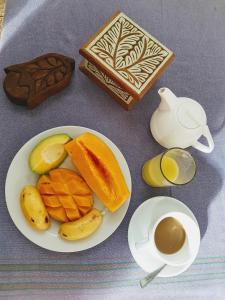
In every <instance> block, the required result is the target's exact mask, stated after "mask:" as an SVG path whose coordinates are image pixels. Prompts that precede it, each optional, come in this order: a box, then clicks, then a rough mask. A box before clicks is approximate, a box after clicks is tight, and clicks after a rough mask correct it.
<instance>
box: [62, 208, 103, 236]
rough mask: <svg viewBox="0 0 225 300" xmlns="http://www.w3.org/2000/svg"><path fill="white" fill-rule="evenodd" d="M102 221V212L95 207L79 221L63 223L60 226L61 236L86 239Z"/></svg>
mask: <svg viewBox="0 0 225 300" xmlns="http://www.w3.org/2000/svg"><path fill="white" fill-rule="evenodd" d="M101 223H102V213H101V211H99V210H98V209H96V208H93V209H92V210H91V211H90V212H89V213H88V214H86V215H85V216H84V217H82V218H80V219H79V220H77V221H73V222H67V223H63V224H61V225H60V227H59V235H60V236H61V238H63V239H65V240H69V241H76V240H80V239H84V238H86V237H88V236H89V235H91V234H93V233H94V232H95V231H96V230H97V229H98V227H99V226H100V225H101Z"/></svg>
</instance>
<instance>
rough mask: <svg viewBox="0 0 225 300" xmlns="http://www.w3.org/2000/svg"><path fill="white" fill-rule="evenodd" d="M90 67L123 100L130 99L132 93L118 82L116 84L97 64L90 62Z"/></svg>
mask: <svg viewBox="0 0 225 300" xmlns="http://www.w3.org/2000/svg"><path fill="white" fill-rule="evenodd" d="M87 67H88V69H89V70H90V71H91V72H92V73H93V74H94V75H95V76H96V77H97V78H98V79H99V80H100V81H101V82H102V83H104V84H105V85H107V87H108V88H109V89H110V90H112V91H113V92H114V93H115V94H117V95H118V96H119V97H120V98H121V99H122V100H123V101H128V100H129V98H130V95H129V94H128V93H127V92H126V91H124V90H123V89H122V88H121V87H120V86H119V85H118V84H116V83H115V82H114V81H113V80H112V79H111V78H109V77H108V76H107V75H106V74H105V73H103V72H101V71H100V70H98V69H97V68H96V66H95V65H93V64H91V63H90V62H88V66H87Z"/></svg>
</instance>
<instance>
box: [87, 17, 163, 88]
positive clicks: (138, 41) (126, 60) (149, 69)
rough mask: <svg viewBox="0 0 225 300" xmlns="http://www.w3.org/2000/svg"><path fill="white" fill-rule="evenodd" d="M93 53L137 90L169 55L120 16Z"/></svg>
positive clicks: (96, 45)
mask: <svg viewBox="0 0 225 300" xmlns="http://www.w3.org/2000/svg"><path fill="white" fill-rule="evenodd" d="M91 50H92V51H93V52H94V53H95V54H96V55H97V56H99V57H100V58H101V59H102V60H103V61H104V62H105V63H106V64H108V65H109V66H110V67H112V68H114V69H115V70H116V71H117V72H118V73H119V74H120V75H121V76H123V77H124V78H125V79H126V80H127V81H128V82H129V83H131V84H132V85H134V86H135V87H136V88H137V89H140V88H141V87H142V85H143V84H144V83H145V82H146V81H147V80H148V78H149V77H150V76H151V75H152V73H153V72H154V71H155V70H156V69H157V68H158V67H159V66H160V64H161V63H162V62H163V61H164V59H165V58H166V57H167V56H168V54H169V53H168V52H167V51H166V50H165V49H163V48H162V47H161V46H160V45H158V44H157V43H156V42H155V41H153V40H152V39H151V38H150V37H148V36H147V35H145V34H144V33H143V32H142V31H141V30H140V29H138V28H137V27H136V26H135V25H133V24H132V23H131V22H130V21H129V20H127V19H125V18H124V17H120V18H119V19H118V20H117V21H116V22H115V23H114V24H113V25H112V26H111V27H110V28H109V30H108V31H107V32H106V33H105V34H104V35H103V36H102V37H101V38H100V39H99V40H98V41H96V43H95V44H94V45H93V46H92V47H91Z"/></svg>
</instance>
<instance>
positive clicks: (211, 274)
mask: <svg viewBox="0 0 225 300" xmlns="http://www.w3.org/2000/svg"><path fill="white" fill-rule="evenodd" d="M1 3H2V2H1ZM87 8H88V9H87ZM118 9H119V10H122V11H123V12H124V13H125V14H127V15H128V16H129V17H131V18H132V19H134V21H136V22H137V23H138V24H139V25H140V26H142V27H143V28H144V29H146V30H147V31H148V32H150V33H151V34H152V35H154V36H155V37H156V38H157V39H159V40H160V41H161V42H162V43H164V44H165V45H166V46H168V48H170V49H171V50H173V51H174V52H175V54H176V59H175V61H174V62H173V63H172V64H171V65H170V66H169V68H168V70H167V71H166V72H165V74H164V75H163V76H162V77H161V78H160V79H159V80H158V81H157V82H156V83H155V84H154V86H153V87H152V88H151V90H150V91H149V92H148V93H147V94H146V95H145V97H144V99H143V100H142V101H141V102H140V103H139V104H138V105H137V106H136V107H135V108H134V109H133V110H132V111H130V112H127V111H125V110H123V109H122V108H121V107H120V106H119V105H118V104H117V103H115V102H114V101H113V100H112V99H111V97H110V96H108V95H107V94H106V93H105V92H103V91H102V90H101V89H100V88H99V87H97V86H96V85H95V84H94V83H93V82H91V81H90V80H89V79H88V78H87V77H86V76H84V75H83V74H82V73H81V72H80V71H79V69H78V65H79V63H80V61H81V57H80V55H79V48H80V46H81V45H82V44H83V43H84V42H85V41H86V40H87V39H88V37H89V36H90V35H91V34H93V32H94V31H95V30H96V29H97V28H99V27H100V26H101V25H102V24H103V23H104V22H105V21H106V19H107V18H108V17H109V16H110V15H111V14H113V13H114V12H115V11H116V10H118ZM224 49H225V2H224V0H214V1H211V0H204V1H203V0H198V1H196V0H189V1H186V0H170V1H167V0H160V1H158V0H157V1H156V0H139V1H136V0H107V1H106V0H95V1H92V0H82V1H81V0H67V1H61V0H16V1H15V0H7V5H6V13H5V18H4V26H3V31H2V35H1V42H0V81H1V82H2V81H3V80H4V77H5V74H4V71H3V69H4V67H6V66H8V65H10V64H15V63H20V62H24V61H27V60H30V59H31V58H33V57H36V56H38V55H41V54H43V53H46V52H59V53H63V54H65V55H68V56H72V57H74V58H75V60H76V70H75V76H74V77H73V79H72V81H71V84H70V86H69V87H68V88H67V89H65V91H63V92H61V93H60V94H58V95H57V96H55V97H52V98H51V99H49V100H48V101H46V102H45V103H43V104H42V105H40V106H39V107H37V108H36V109H34V110H31V111H29V110H26V109H25V108H23V107H18V106H16V105H14V104H12V103H11V102H10V101H9V100H8V99H7V97H6V96H5V94H4V91H3V90H2V89H0V112H1V117H0V141H1V158H0V170H1V172H0V200H1V201H0V297H2V299H4V300H5V299H16V300H20V299H23V300H24V299H29V300H30V299H40V298H42V299H62V300H64V299H76V300H79V299H99V298H100V297H101V298H102V299H107V300H108V299H109V300H110V299H129V300H130V299H131V300H132V299H133V300H136V299H150V300H151V299H154V300H155V299H156V300H158V299H159V300H164V299H167V300H172V299H173V300H174V299H177V300H178V299H179V300H186V299H194V300H195V299H212V298H213V299H216V300H217V299H219V300H222V299H225V271H224V266H225V235H224V232H225V218H224V212H225V201H224V194H225V184H224V183H225V180H224V179H225V175H224V165H225V159H224V158H225V146H224V145H225V128H224V127H225V101H224V95H225V84H224V82H225V60H224ZM162 86H167V87H169V88H170V89H171V90H172V91H174V93H175V94H177V95H178V96H187V97H190V98H193V99H196V100H198V101H199V102H200V103H201V104H202V105H203V107H204V108H205V111H206V114H207V118H208V125H209V128H210V130H211V132H212V134H213V138H214V141H215V150H214V151H213V152H212V153H211V154H203V153H200V152H198V151H195V150H193V149H191V148H190V151H191V153H192V154H193V155H194V158H195V160H196V164H197V174H196V177H195V179H194V180H193V181H192V182H191V183H190V184H188V185H186V186H182V187H179V188H177V187H176V188H175V187H174V188H166V189H153V188H150V187H149V186H147V185H146V184H144V182H143V181H142V178H141V174H140V173H141V172H140V170H141V166H142V165H143V163H144V162H145V161H146V160H147V159H149V158H150V157H152V156H154V155H156V154H158V153H160V152H162V151H163V148H162V147H160V146H159V145H158V144H157V143H156V142H154V140H153V138H152V136H151V134H150V131H149V120H150V117H151V114H152V113H153V111H154V110H155V109H156V107H157V106H158V104H159V96H158V94H157V91H158V89H159V88H160V87H162ZM62 125H80V126H85V127H89V128H92V129H94V130H97V131H99V132H101V133H103V134H104V135H106V136H107V137H108V138H110V139H111V140H112V141H113V142H114V143H115V144H116V145H117V146H118V147H119V148H120V149H121V151H122V152H123V154H124V156H125V157H126V159H127V162H128V165H129V167H130V171H131V176H132V183H133V191H132V198H131V202H130V206H129V209H128V212H127V215H126V217H125V219H124V220H123V222H122V224H121V225H120V227H119V228H118V230H117V231H116V232H115V233H114V234H113V235H112V236H111V237H110V238H109V239H107V240H106V241H105V242H104V243H102V244H101V245H98V246H96V247H94V248H93V249H90V250H87V251H84V252H81V253H71V254H63V253H55V252H50V251H46V250H44V249H42V248H40V247H37V246H35V245H34V244H32V243H31V242H29V241H28V240H27V239H26V238H25V237H24V236H23V235H22V234H21V233H20V232H19V231H18V230H17V229H16V228H15V226H14V224H13V222H12V220H11V219H10V217H9V214H8V212H7V208H6V203H5V196H4V184H5V178H6V174H7V170H8V167H9V164H10V162H11V160H12V159H13V157H14V155H15V154H16V152H17V151H18V150H19V149H20V147H21V146H22V145H23V144H24V143H25V142H26V141H27V140H29V139H30V138H31V137H32V136H34V135H36V134H37V133H39V132H41V131H43V130H46V129H49V128H52V127H56V126H62ZM157 195H169V196H171V195H172V196H173V197H175V198H177V199H179V200H181V201H182V202H184V203H185V204H186V205H188V206H189V207H190V208H191V210H192V211H193V213H194V214H195V216H196V218H197V220H198V222H199V225H200V230H201V237H202V239H201V247H200V251H199V254H198V257H197V259H196V261H195V262H194V264H193V265H192V266H191V267H190V268H189V269H188V270H187V271H186V272H185V273H183V274H181V275H180V276H178V277H175V278H157V279H156V280H154V281H153V282H152V284H151V285H150V286H149V287H148V288H146V289H144V290H141V289H140V288H139V287H138V284H137V282H138V280H139V279H140V278H142V276H144V275H145V272H143V271H142V270H141V269H140V268H139V267H138V266H137V265H136V263H135V262H134V259H133V258H132V256H131V253H130V251H129V247H128V243H127V229H128V224H129V220H130V218H131V216H132V214H133V213H134V211H135V209H136V208H137V207H138V206H139V205H140V204H141V203H142V202H143V201H144V200H146V199H148V198H150V197H153V196H157Z"/></svg>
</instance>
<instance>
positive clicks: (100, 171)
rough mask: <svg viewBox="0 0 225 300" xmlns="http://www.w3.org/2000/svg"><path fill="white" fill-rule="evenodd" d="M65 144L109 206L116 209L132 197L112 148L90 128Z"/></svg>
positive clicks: (88, 182)
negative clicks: (91, 131) (89, 130)
mask: <svg viewBox="0 0 225 300" xmlns="http://www.w3.org/2000/svg"><path fill="white" fill-rule="evenodd" d="M64 147H65V149H66V151H67V152H68V154H69V156H70V157H71V159H72V162H73V163H74V165H75V166H76V167H77V169H78V170H79V172H80V173H81V175H82V177H83V178H84V179H85V181H86V182H87V184H88V185H89V186H90V188H91V189H92V190H93V191H94V192H95V193H96V195H97V196H98V198H99V199H100V200H101V201H102V202H103V204H104V205H105V206H106V207H107V208H108V210H109V211H111V212H115V211H116V210H117V209H119V208H120V207H121V206H122V204H123V203H124V202H125V201H126V200H127V199H128V198H129V196H130V192H129V190H128V187H127V184H126V181H125V179H124V176H123V173H122V171H121V169H120V166H119V164H118V162H117V160H116V158H115V156H114V154H113V152H112V151H111V149H110V148H109V147H108V146H107V145H106V144H105V143H104V142H103V141H102V140H101V139H100V138H99V137H97V136H96V135H94V134H92V133H89V132H86V133H84V134H82V135H80V136H78V137H77V138H75V139H74V140H72V141H70V142H69V143H67V144H66V145H65V146H64Z"/></svg>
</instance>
